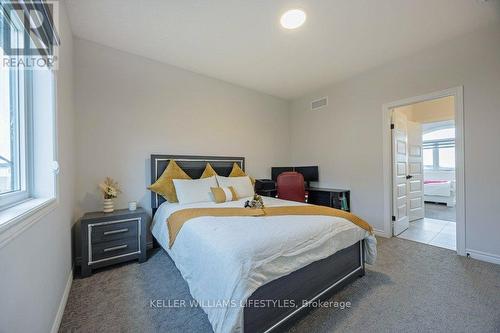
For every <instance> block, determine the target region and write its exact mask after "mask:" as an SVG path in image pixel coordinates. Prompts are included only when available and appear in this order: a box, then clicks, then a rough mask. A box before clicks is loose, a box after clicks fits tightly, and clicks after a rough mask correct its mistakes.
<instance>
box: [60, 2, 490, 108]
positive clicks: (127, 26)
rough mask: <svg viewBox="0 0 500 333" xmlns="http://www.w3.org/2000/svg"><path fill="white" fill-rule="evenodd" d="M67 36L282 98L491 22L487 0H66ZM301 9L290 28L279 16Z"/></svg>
mask: <svg viewBox="0 0 500 333" xmlns="http://www.w3.org/2000/svg"><path fill="white" fill-rule="evenodd" d="M67 4H68V11H69V16H70V21H71V25H72V29H73V33H74V34H75V35H76V36H77V37H80V38H83V39H87V40H91V41H94V42H97V43H100V44H104V45H107V46H110V47H113V48H116V49H119V50H123V51H127V52H130V53H134V54H137V55H141V56H145V57H148V58H151V59H154V60H158V61H161V62H165V63H168V64H171V65H174V66H178V67H181V68H185V69H188V70H191V71H194V72H197V73H201V74H205V75H208V76H211V77H214V78H218V79H221V80H224V81H228V82H231V83H235V84H238V85H241V86H244V87H248V88H252V89H255V90H258V91H261V92H265V93H268V94H271V95H274V96H278V97H282V98H285V99H290V98H295V97H299V96H301V95H303V94H305V93H307V92H309V91H311V90H314V89H316V88H319V87H321V86H324V85H326V84H329V83H332V82H336V81H339V80H342V79H345V78H347V77H350V76H352V75H355V74H357V73H359V72H362V71H365V70H367V69H370V68H372V67H375V66H378V65H381V64H384V63H387V62H389V61H391V60H393V59H395V58H398V57H401V56H405V55H408V54H411V53H414V52H416V51H418V50H421V49H423V48H426V47H430V46H432V45H435V44H437V43H439V42H441V41H444V40H446V39H449V38H452V37H454V36H457V35H460V34H463V33H466V32H468V31H471V30H474V29H477V28H479V27H481V26H484V25H487V24H490V23H492V22H493V21H496V20H498V17H499V13H498V11H497V8H498V7H497V5H498V2H497V0H489V1H484V0H308V1H305V0H302V1H300V0H289V1H285V0H205V1H202V0H197V1H195V0H178V1H171V0H84V1H83V0H67ZM290 8H302V9H304V10H305V11H306V13H307V21H306V23H305V24H304V25H303V26H302V27H300V28H299V29H297V30H291V31H290V30H285V29H283V28H281V27H280V25H279V17H280V15H281V14H282V13H283V12H284V11H286V10H287V9H290Z"/></svg>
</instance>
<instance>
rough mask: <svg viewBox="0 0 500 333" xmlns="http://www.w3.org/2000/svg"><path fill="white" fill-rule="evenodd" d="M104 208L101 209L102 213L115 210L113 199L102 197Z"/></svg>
mask: <svg viewBox="0 0 500 333" xmlns="http://www.w3.org/2000/svg"><path fill="white" fill-rule="evenodd" d="M103 207H104V209H103V210H102V211H103V212H104V213H111V212H113V211H114V210H115V206H114V205H113V199H104V203H103Z"/></svg>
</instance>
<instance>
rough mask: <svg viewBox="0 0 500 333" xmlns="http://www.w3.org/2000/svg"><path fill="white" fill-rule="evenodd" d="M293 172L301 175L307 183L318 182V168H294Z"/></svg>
mask: <svg viewBox="0 0 500 333" xmlns="http://www.w3.org/2000/svg"><path fill="white" fill-rule="evenodd" d="M294 171H297V172H298V173H301V174H302V176H304V181H306V182H307V183H309V182H317V181H318V180H319V172H318V166H317V165H316V166H301V167H295V168H294Z"/></svg>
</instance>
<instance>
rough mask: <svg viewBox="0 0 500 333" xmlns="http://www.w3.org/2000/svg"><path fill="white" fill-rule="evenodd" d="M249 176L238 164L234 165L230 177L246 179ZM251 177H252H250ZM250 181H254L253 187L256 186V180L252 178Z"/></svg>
mask: <svg viewBox="0 0 500 333" xmlns="http://www.w3.org/2000/svg"><path fill="white" fill-rule="evenodd" d="M244 176H247V174H246V173H245V171H243V170H241V168H240V166H239V165H238V163H236V162H235V163H234V164H233V170H231V173H230V174H229V177H244ZM249 177H250V176H249ZM250 180H251V181H252V185H255V179H253V178H252V177H250Z"/></svg>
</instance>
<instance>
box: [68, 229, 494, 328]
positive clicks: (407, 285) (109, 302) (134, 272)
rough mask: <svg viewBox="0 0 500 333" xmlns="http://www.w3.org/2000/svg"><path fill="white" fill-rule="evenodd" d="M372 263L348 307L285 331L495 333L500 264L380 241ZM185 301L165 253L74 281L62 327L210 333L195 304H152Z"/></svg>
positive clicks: (318, 313) (351, 289)
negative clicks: (166, 305)
mask: <svg viewBox="0 0 500 333" xmlns="http://www.w3.org/2000/svg"><path fill="white" fill-rule="evenodd" d="M378 251H379V256H378V260H377V263H376V264H375V265H373V266H367V272H366V275H365V276H364V277H363V278H360V279H358V280H356V281H355V282H353V283H352V284H350V285H348V286H346V287H345V288H344V289H342V290H341V291H340V292H338V293H337V294H335V295H334V296H333V297H332V300H334V301H344V302H350V303H351V304H352V305H351V307H349V308H345V309H343V310H342V309H340V308H317V309H314V310H312V311H311V312H310V313H309V314H307V315H306V316H304V317H303V318H302V319H301V320H300V321H298V322H297V323H296V324H295V325H294V326H292V327H291V328H289V332H360V331H369V332H429V331H432V332H500V266H499V265H494V264H489V263H484V262H480V261H477V260H474V259H468V258H464V257H459V256H457V255H456V254H455V252H453V251H450V250H446V249H442V248H438V247H434V246H429V245H425V244H419V243H415V242H412V241H408V240H404V239H398V238H391V239H379V246H378ZM158 299H159V300H165V302H167V301H168V300H174V299H184V300H186V301H187V302H189V300H191V299H192V298H191V296H190V294H189V290H188V287H187V284H186V283H185V282H184V280H183V279H182V277H181V275H180V273H179V271H178V270H177V269H176V268H175V265H174V263H173V262H172V260H171V259H170V258H169V257H168V255H167V254H166V253H165V252H164V251H163V250H155V251H153V253H152V254H151V256H150V258H149V259H148V261H147V262H145V263H143V264H138V263H136V262H132V263H129V264H124V265H121V266H115V267H113V268H108V269H103V270H100V271H96V272H95V273H94V274H93V275H92V276H91V277H89V278H86V279H75V280H74V282H73V285H72V288H71V291H70V295H69V299H68V303H67V305H66V309H65V312H64V315H63V319H62V324H61V326H60V332H183V333H184V332H211V326H210V323H209V322H208V319H207V317H206V315H205V313H204V312H203V310H201V309H200V308H181V309H179V308H167V307H160V308H155V307H151V305H150V301H151V300H158Z"/></svg>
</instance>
